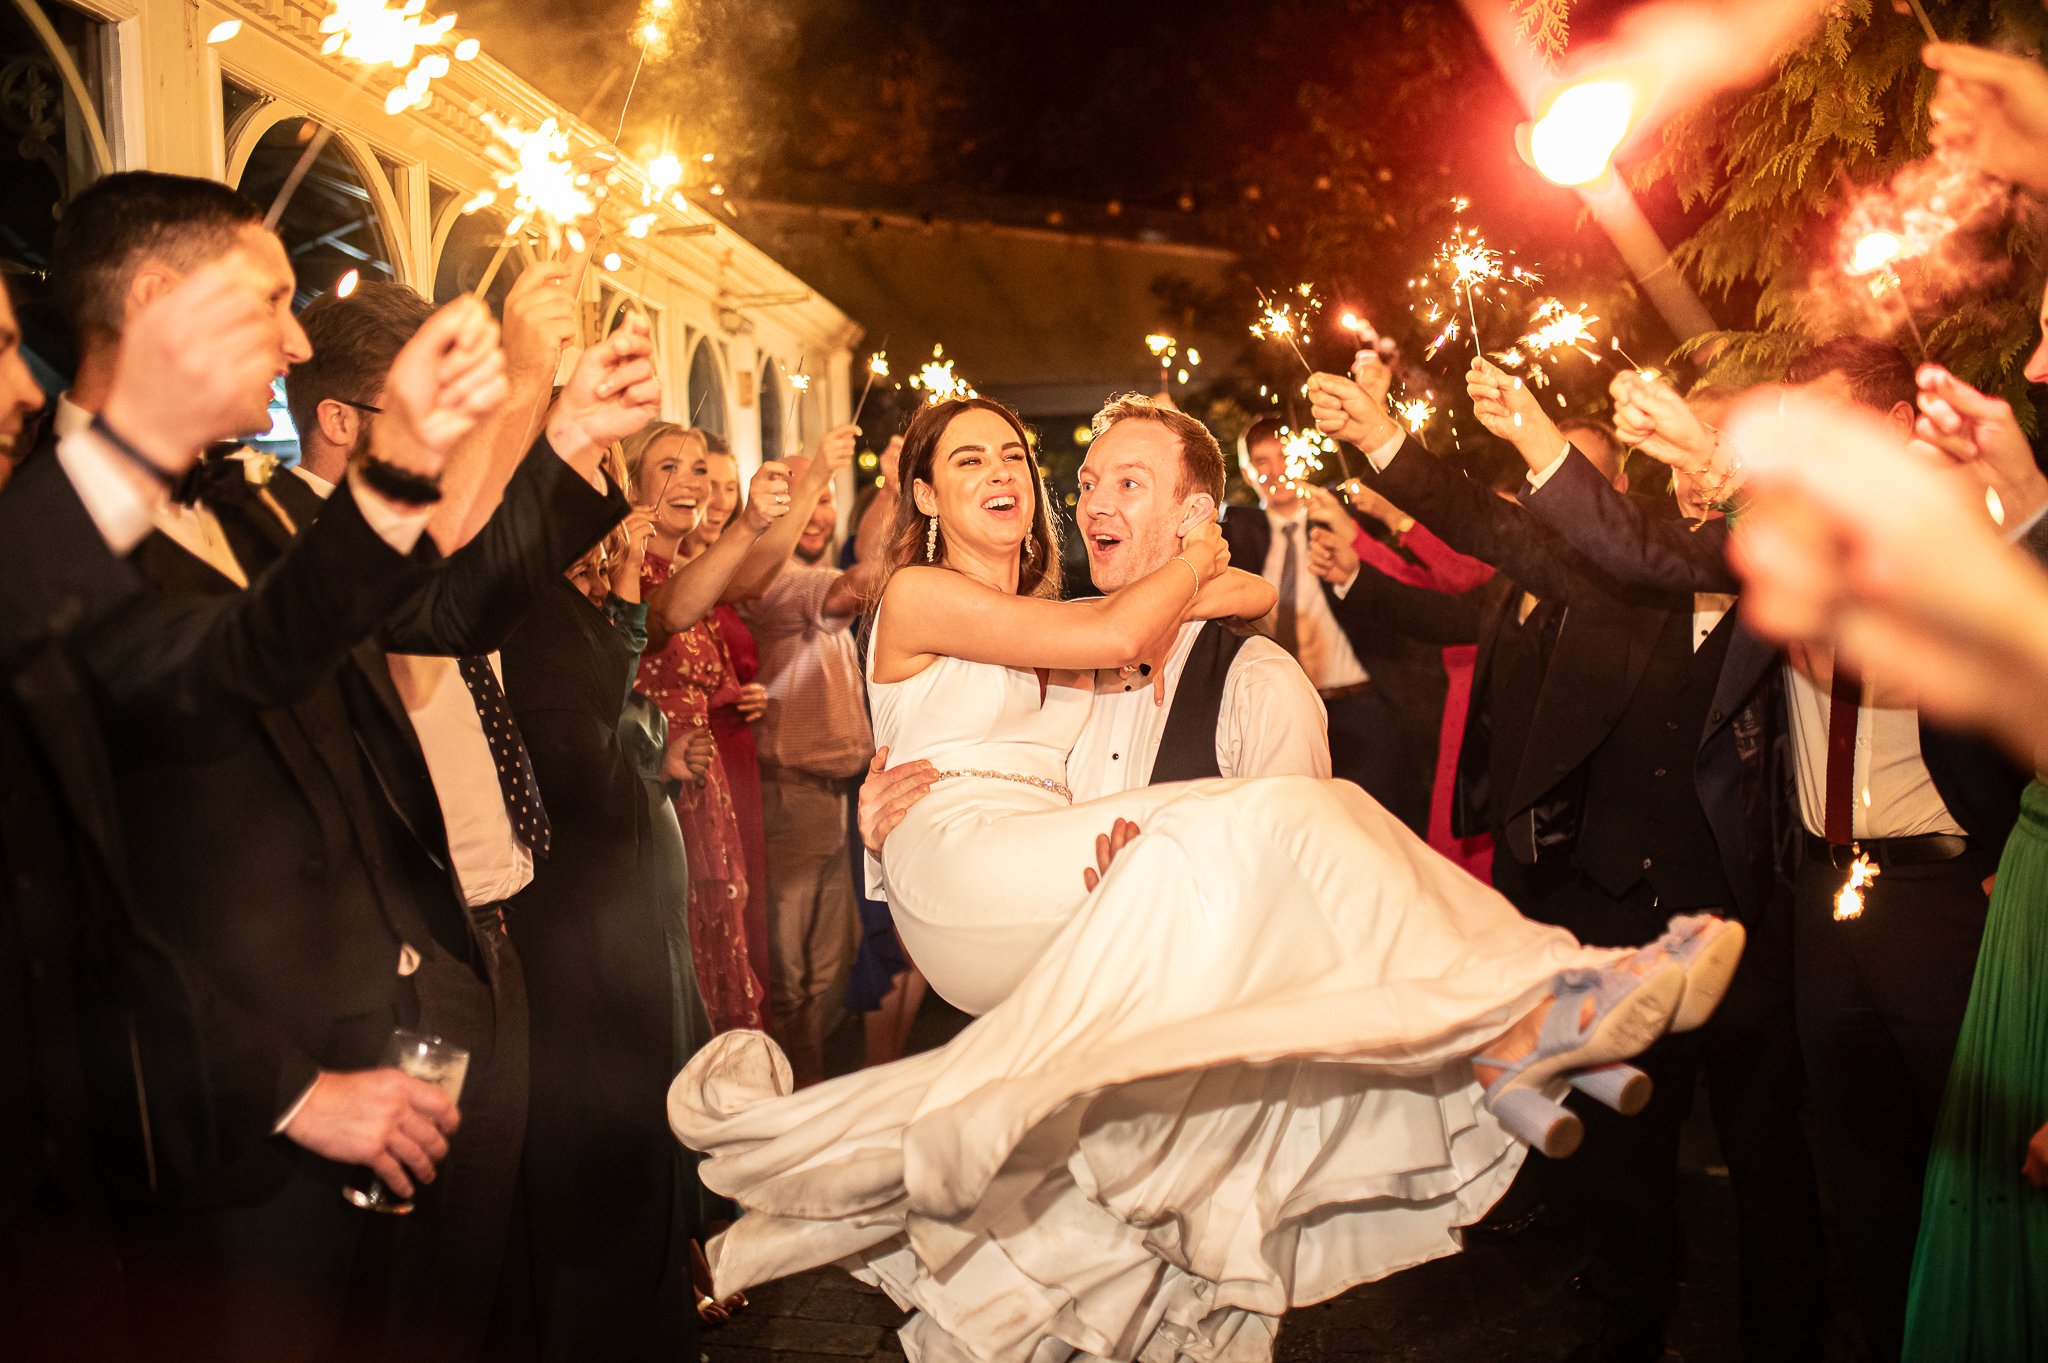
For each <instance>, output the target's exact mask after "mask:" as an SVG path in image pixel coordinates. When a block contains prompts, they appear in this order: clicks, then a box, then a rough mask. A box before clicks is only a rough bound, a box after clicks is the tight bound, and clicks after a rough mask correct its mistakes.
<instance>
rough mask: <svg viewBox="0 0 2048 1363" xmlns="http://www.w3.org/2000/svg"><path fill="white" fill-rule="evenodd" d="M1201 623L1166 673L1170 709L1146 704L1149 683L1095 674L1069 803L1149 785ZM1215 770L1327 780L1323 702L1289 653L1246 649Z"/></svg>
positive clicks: (1193, 625) (1228, 685)
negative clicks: (1160, 741) (1160, 744)
mask: <svg viewBox="0 0 2048 1363" xmlns="http://www.w3.org/2000/svg"><path fill="white" fill-rule="evenodd" d="M1201 631H1202V625H1201V622H1200V621H1191V622H1190V623H1188V624H1185V625H1182V626H1181V628H1180V639H1179V640H1178V642H1176V643H1175V644H1174V647H1173V656H1172V658H1170V659H1169V660H1168V661H1167V664H1166V704H1164V705H1155V704H1154V703H1153V701H1152V679H1151V678H1150V677H1141V676H1138V675H1137V674H1135V673H1133V674H1131V675H1129V676H1125V675H1124V674H1123V673H1122V672H1121V671H1119V670H1118V669H1116V668H1113V667H1111V668H1105V669H1103V670H1102V671H1100V672H1098V673H1096V674H1095V705H1094V708H1093V709H1091V710H1090V711H1089V712H1088V723H1087V725H1086V727H1084V728H1083V729H1082V730H1081V737H1080V739H1079V740H1078V741H1077V742H1076V743H1075V744H1074V751H1073V753H1072V754H1071V755H1070V756H1069V757H1068V758H1067V785H1068V786H1069V787H1070V788H1071V789H1072V790H1073V792H1074V802H1075V803H1076V804H1079V803H1081V802H1083V801H1086V800H1099V799H1101V798H1102V797H1103V796H1105V795H1114V794H1116V793H1118V792H1119V791H1125V790H1136V789H1137V788H1138V787H1140V786H1144V785H1148V784H1150V782H1151V777H1152V763H1153V759H1155V758H1156V757H1158V755H1159V740H1160V737H1161V736H1162V735H1163V734H1164V732H1165V730H1166V717H1167V715H1168V714H1170V713H1171V712H1172V709H1173V701H1174V697H1175V696H1176V695H1177V694H1178V692H1179V690H1180V677H1181V672H1182V670H1183V669H1185V668H1186V666H1187V661H1188V652H1189V650H1190V649H1192V648H1193V647H1194V645H1195V637H1196V636H1197V635H1199V634H1200V633H1201ZM1216 769H1217V770H1218V771H1219V772H1221V773H1222V774H1223V775H1225V776H1316V777H1322V778H1325V779H1327V778H1328V777H1329V775H1330V727H1329V720H1328V719H1327V717H1326V716H1325V715H1324V713H1323V702H1322V698H1321V697H1320V696H1318V695H1317V694H1316V690H1315V688H1314V687H1313V686H1310V685H1309V681H1308V674H1307V673H1305V672H1303V671H1302V670H1301V665H1300V664H1298V663H1296V662H1295V661H1294V659H1292V658H1290V657H1288V656H1287V651H1286V650H1285V649H1283V648H1281V647H1280V645H1278V644H1276V643H1274V642H1273V641H1272V640H1271V639H1268V638H1265V637H1264V636H1258V635H1255V636H1253V637H1252V638H1249V639H1246V640H1245V641H1244V645H1243V647H1241V648H1240V649H1238V652H1237V657H1236V658H1234V659H1232V660H1231V664H1230V673H1229V676H1228V677H1227V678H1226V679H1225V681H1224V683H1223V705H1222V708H1221V710H1220V711H1219V712H1218V714H1217V719H1216Z"/></svg>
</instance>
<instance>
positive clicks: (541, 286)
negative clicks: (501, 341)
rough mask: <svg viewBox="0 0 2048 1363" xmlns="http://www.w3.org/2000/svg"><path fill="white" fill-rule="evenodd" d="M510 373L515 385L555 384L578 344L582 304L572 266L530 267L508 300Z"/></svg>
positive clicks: (556, 262) (545, 264)
mask: <svg viewBox="0 0 2048 1363" xmlns="http://www.w3.org/2000/svg"><path fill="white" fill-rule="evenodd" d="M504 329H505V373H506V377H507V378H508V379H509V380H510V381H511V382H512V383H514V384H551V383H553V382H554V381H555V370H556V368H557V367H558V366H559V365H560V364H561V362H562V352H563V351H564V350H567V349H568V348H569V347H570V346H572V345H574V344H575V343H576V299H575V297H574V295H572V294H571V293H570V292H569V265H568V262H566V261H559V260H544V261H541V262H540V263H538V264H535V265H529V266H527V268H526V269H525V270H523V271H522V272H521V273H520V275H519V278H518V279H516V280H514V281H513V284H512V288H511V291H510V292H508V293H507V294H506V295H505V327H504Z"/></svg>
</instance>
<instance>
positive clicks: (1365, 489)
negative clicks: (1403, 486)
mask: <svg viewBox="0 0 2048 1363" xmlns="http://www.w3.org/2000/svg"><path fill="white" fill-rule="evenodd" d="M1338 491H1340V492H1342V493H1343V494H1344V500H1345V501H1347V502H1349V503H1351V509H1352V510H1353V511H1356V512H1359V513H1360V514H1362V515H1366V516H1370V517H1372V518H1373V519H1374V520H1376V521H1378V522H1379V523H1380V524H1381V525H1384V526H1386V527H1387V529H1389V530H1391V531H1393V532H1394V533H1395V534H1397V535H1405V534H1407V533H1408V532H1409V531H1410V530H1413V529H1414V528H1415V518H1414V517H1413V516H1411V515H1409V514H1408V513H1407V512H1405V511H1403V510H1402V509H1401V508H1400V507H1398V506H1395V505H1394V504H1393V503H1392V502H1390V501H1388V500H1387V499H1386V498H1385V497H1383V496H1381V495H1380V490H1379V489H1378V488H1376V487H1374V486H1372V484H1370V483H1367V482H1364V481H1362V480H1360V479H1357V478H1353V479H1352V480H1351V481H1349V482H1347V483H1345V484H1343V485H1342V486H1341V487H1340V488H1339V489H1338Z"/></svg>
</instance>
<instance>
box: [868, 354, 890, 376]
mask: <svg viewBox="0 0 2048 1363" xmlns="http://www.w3.org/2000/svg"><path fill="white" fill-rule="evenodd" d="M868 373H870V374H872V375H874V376H875V377H876V378H878V379H886V378H888V377H889V352H888V351H886V350H877V351H876V352H875V353H874V354H872V355H870V356H868Z"/></svg>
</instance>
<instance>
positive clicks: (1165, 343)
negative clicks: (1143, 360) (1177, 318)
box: [1145, 331, 1179, 359]
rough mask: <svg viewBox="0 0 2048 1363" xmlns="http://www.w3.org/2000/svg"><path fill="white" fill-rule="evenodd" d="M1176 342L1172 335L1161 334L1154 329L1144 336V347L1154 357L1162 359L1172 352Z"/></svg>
mask: <svg viewBox="0 0 2048 1363" xmlns="http://www.w3.org/2000/svg"><path fill="white" fill-rule="evenodd" d="M1178 344H1179V342H1177V341H1175V340H1174V339H1173V337H1171V336H1166V335H1162V334H1161V333H1159V332H1156V331H1155V332H1153V333H1152V334H1151V335H1149V336H1147V337H1146V338H1145V349H1147V350H1149V351H1151V352H1152V356H1153V358H1154V359H1163V358H1164V357H1166V356H1167V355H1170V354H1172V353H1173V350H1174V347H1175V346H1177V345H1178Z"/></svg>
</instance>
